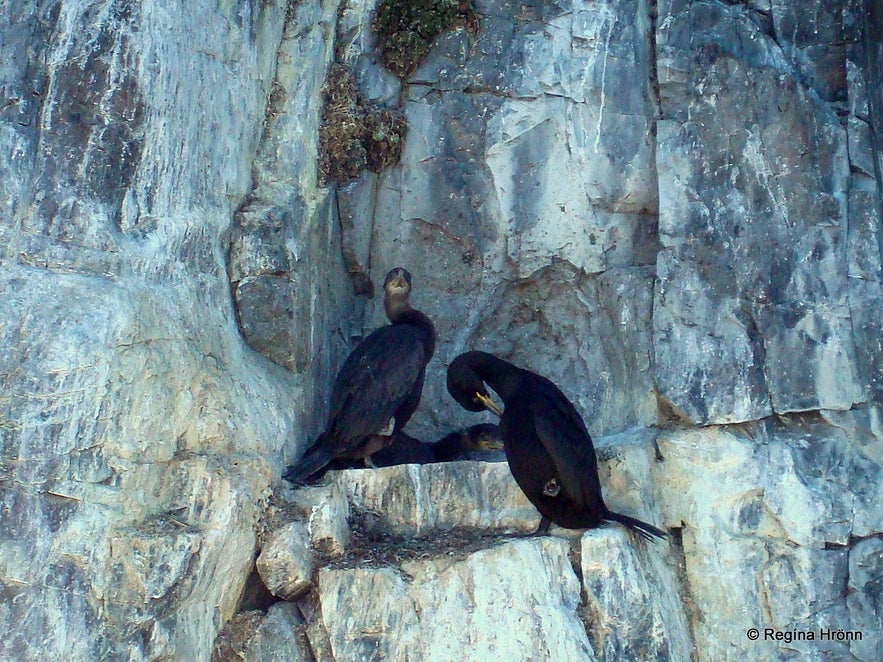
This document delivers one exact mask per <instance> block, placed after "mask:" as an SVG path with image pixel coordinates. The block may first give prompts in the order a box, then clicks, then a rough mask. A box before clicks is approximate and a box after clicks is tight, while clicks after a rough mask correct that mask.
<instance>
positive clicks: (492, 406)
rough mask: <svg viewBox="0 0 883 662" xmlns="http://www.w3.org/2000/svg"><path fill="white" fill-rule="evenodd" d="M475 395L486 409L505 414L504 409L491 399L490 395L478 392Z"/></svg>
mask: <svg viewBox="0 0 883 662" xmlns="http://www.w3.org/2000/svg"><path fill="white" fill-rule="evenodd" d="M475 397H476V399H477V400H478V401H479V402H480V403H481V404H483V405H484V406H485V409H487V410H488V411H490V412H493V413H494V414H496V415H497V416H502V415H503V410H502V409H500V407H499V405H497V403H496V402H494V401H493V400H491V399H490V398H489V397H488V396H486V395H482V394H481V393H478V392H476V393H475Z"/></svg>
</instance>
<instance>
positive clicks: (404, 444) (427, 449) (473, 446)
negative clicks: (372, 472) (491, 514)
mask: <svg viewBox="0 0 883 662" xmlns="http://www.w3.org/2000/svg"><path fill="white" fill-rule="evenodd" d="M502 448H503V442H502V440H501V438H500V429H499V428H498V427H497V426H496V425H493V424H492V423H481V424H479V425H473V426H472V427H470V428H466V429H465V430H457V431H456V432H452V433H451V434H449V435H446V436H444V437H442V438H441V439H439V440H438V441H436V442H434V443H426V442H423V441H420V440H419V439H415V438H414V437H411V436H409V435H407V434H404V433H403V434H400V435H397V436H396V437H395V439H394V440H393V442H392V444H390V445H389V446H388V447H386V448H383V449H381V450H379V451H377V452H376V453H374V455H372V456H371V463H372V464H374V466H375V467H391V466H393V465H396V464H431V463H433V462H451V461H453V460H462V459H468V454H470V453H473V452H482V451H495V450H501V449H502Z"/></svg>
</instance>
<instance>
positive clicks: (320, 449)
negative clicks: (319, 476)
mask: <svg viewBox="0 0 883 662" xmlns="http://www.w3.org/2000/svg"><path fill="white" fill-rule="evenodd" d="M333 459H334V457H332V454H331V450H330V449H329V448H328V446H327V444H326V443H325V438H324V435H322V436H320V437H319V438H318V439H317V440H316V443H315V444H313V447H312V448H311V449H310V450H308V451H307V452H306V455H304V456H303V457H302V458H301V460H300V462H298V463H297V464H292V465H291V466H289V467H288V468H287V469H286V470H285V473H284V474H282V477H283V478H284V479H285V480H287V481H288V482H289V483H293V484H294V485H298V484H300V483H303V482H304V481H305V480H306V479H307V478H309V477H310V476H312V475H313V474H314V473H316V472H318V471H320V470H322V469H323V468H324V467H325V465H327V464H328V463H329V462H331V460H333Z"/></svg>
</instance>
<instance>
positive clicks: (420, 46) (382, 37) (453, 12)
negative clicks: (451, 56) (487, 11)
mask: <svg viewBox="0 0 883 662" xmlns="http://www.w3.org/2000/svg"><path fill="white" fill-rule="evenodd" d="M455 22H460V23H463V24H465V25H467V26H473V25H474V22H475V12H474V11H473V10H472V7H471V6H470V4H469V2H468V1H467V0H380V3H379V4H378V5H377V12H376V13H375V14H374V20H373V21H372V23H371V28H372V30H374V33H375V34H376V35H377V41H378V45H379V46H380V50H381V55H380V60H381V62H383V65H384V66H385V67H386V68H387V69H389V70H390V71H391V72H393V73H394V74H395V75H397V76H399V77H400V78H407V77H408V75H410V73H411V72H412V71H414V69H416V68H417V67H418V66H419V65H420V63H421V62H422V61H423V59H424V58H425V57H426V55H427V54H428V53H429V48H430V47H431V46H432V42H433V41H434V40H435V38H436V37H437V36H438V35H440V34H441V33H442V32H444V31H445V30H447V29H449V28H450V27H451V26H452V25H454V23H455Z"/></svg>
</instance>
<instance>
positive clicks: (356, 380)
mask: <svg viewBox="0 0 883 662" xmlns="http://www.w3.org/2000/svg"><path fill="white" fill-rule="evenodd" d="M410 294H411V274H410V273H408V271H407V270H406V269H402V268H401V267H398V268H396V269H393V270H392V271H390V272H389V273H388V274H387V275H386V279H385V280H384V283H383V304H384V308H385V309H386V316H387V317H388V318H389V321H390V324H389V325H388V326H384V327H381V328H379V329H377V330H376V331H374V332H372V333H371V334H370V335H368V337H366V338H365V339H364V340H363V341H362V342H361V344H359V346H358V347H356V348H355V349H354V350H353V351H352V352H351V353H350V355H349V356H348V357H347V359H346V361H345V362H344V364H343V366H342V367H341V368H340V371H339V372H338V373H337V377H336V379H335V380H334V386H333V388H332V390H331V411H330V413H329V415H328V423H327V424H326V425H325V431H324V432H323V433H322V434H321V435H319V438H318V439H316V442H315V443H314V444H313V446H312V447H311V448H310V449H309V450H308V451H307V453H306V454H305V455H304V457H303V458H302V459H301V461H300V462H299V463H298V464H296V465H292V466H290V467H288V469H287V470H286V472H285V474H284V478H285V479H286V480H288V481H290V482H292V483H300V482H302V481H303V480H305V479H306V478H309V477H310V476H312V475H313V474H315V473H317V472H318V471H320V470H322V469H323V468H324V467H325V466H326V465H327V464H328V463H329V462H331V461H332V460H334V459H335V458H349V459H359V458H367V457H369V456H370V455H371V454H372V453H374V452H376V451H377V450H379V449H380V448H382V447H384V446H385V445H387V444H389V442H391V441H392V437H394V436H395V435H397V434H399V433H401V430H402V429H403V428H404V427H405V423H407V422H408V419H410V418H411V415H412V414H413V413H414V410H415V409H417V405H418V404H419V403H420V394H421V392H422V391H423V377H424V374H425V372H426V364H427V363H429V359H430V358H432V354H433V352H434V351H435V328H434V327H433V326H432V322H431V321H430V320H429V318H428V317H427V316H426V315H424V314H423V313H421V312H420V311H419V310H414V309H413V308H411V305H410V304H409V302H408V297H409V296H410ZM390 419H394V425H393V429H392V437H390V436H387V435H388V434H389V433H386V434H385V435H383V434H381V432H384V428H386V427H387V426H388V424H389V422H390Z"/></svg>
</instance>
